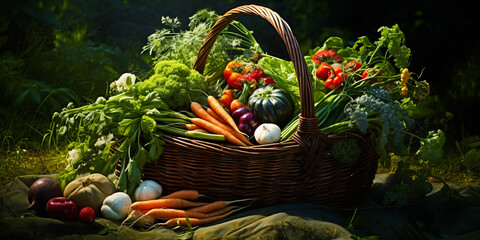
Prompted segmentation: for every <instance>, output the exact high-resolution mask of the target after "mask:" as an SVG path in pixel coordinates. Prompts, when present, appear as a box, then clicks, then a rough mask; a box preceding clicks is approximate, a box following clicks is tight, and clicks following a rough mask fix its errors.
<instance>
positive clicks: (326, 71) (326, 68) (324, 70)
mask: <svg viewBox="0 0 480 240" xmlns="http://www.w3.org/2000/svg"><path fill="white" fill-rule="evenodd" d="M332 72H333V69H332V67H331V66H330V64H328V63H326V62H322V63H321V64H320V66H319V67H318V68H317V74H316V75H317V77H318V78H319V79H322V80H325V79H327V78H329V77H330V75H331V74H332Z"/></svg>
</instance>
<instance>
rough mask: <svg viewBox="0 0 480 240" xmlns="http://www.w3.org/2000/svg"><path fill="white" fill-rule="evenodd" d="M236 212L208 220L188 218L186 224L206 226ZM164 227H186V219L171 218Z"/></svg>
mask: <svg viewBox="0 0 480 240" xmlns="http://www.w3.org/2000/svg"><path fill="white" fill-rule="evenodd" d="M235 211H236V210H232V211H229V212H227V213H225V214H222V215H217V216H213V217H209V218H188V222H190V225H191V226H192V227H193V226H199V225H203V224H208V223H212V222H215V221H218V220H221V219H224V218H226V217H228V216H230V215H231V214H232V213H234V212H235ZM164 225H167V226H171V227H176V226H178V225H180V226H184V227H186V226H188V223H187V218H172V219H170V220H168V221H167V222H165V223H164Z"/></svg>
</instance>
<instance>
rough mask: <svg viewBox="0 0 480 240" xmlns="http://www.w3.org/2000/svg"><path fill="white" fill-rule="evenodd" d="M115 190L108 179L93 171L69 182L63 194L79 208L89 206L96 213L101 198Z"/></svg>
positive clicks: (98, 210)
mask: <svg viewBox="0 0 480 240" xmlns="http://www.w3.org/2000/svg"><path fill="white" fill-rule="evenodd" d="M116 191H117V189H116V188H115V184H113V182H112V181H110V179H108V178H107V177H105V176H104V175H102V174H99V173H94V174H90V175H88V176H85V177H80V178H77V179H75V180H73V181H72V182H70V183H69V184H68V185H67V186H66V187H65V190H64V191H63V195H64V196H65V197H66V198H68V199H70V200H72V201H73V202H75V203H76V204H77V206H78V208H79V209H82V208H84V207H91V208H93V210H95V212H96V213H97V214H98V213H99V212H100V207H101V206H102V204H103V200H104V199H105V198H106V197H107V196H109V195H111V194H113V193H114V192H116Z"/></svg>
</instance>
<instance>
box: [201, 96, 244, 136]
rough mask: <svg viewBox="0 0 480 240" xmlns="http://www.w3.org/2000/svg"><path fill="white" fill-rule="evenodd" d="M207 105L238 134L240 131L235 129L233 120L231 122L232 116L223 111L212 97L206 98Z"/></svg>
mask: <svg viewBox="0 0 480 240" xmlns="http://www.w3.org/2000/svg"><path fill="white" fill-rule="evenodd" d="M207 101H208V104H209V105H210V107H211V108H212V109H213V111H215V112H216V113H217V114H218V116H220V117H221V118H222V119H224V120H225V121H226V122H227V123H228V124H229V125H230V126H231V127H232V128H233V129H235V130H236V131H238V132H240V130H239V129H238V127H237V124H236V123H235V120H233V118H232V116H230V114H228V113H227V111H225V109H224V108H223V107H222V105H221V104H220V102H219V101H218V100H217V99H216V98H215V97H213V96H208V98H207Z"/></svg>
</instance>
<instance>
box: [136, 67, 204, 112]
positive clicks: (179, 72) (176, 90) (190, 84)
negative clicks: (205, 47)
mask: <svg viewBox="0 0 480 240" xmlns="http://www.w3.org/2000/svg"><path fill="white" fill-rule="evenodd" d="M154 71H155V72H154V74H153V75H152V76H151V77H150V78H149V79H147V80H145V81H143V82H141V83H140V84H139V86H138V88H137V90H138V92H139V93H140V94H141V95H147V94H148V93H150V92H152V91H156V92H158V93H159V95H160V97H161V98H162V100H163V101H165V103H167V104H168V106H170V108H171V109H173V110H179V109H182V108H187V109H188V108H189V106H190V103H191V102H192V101H195V102H201V103H204V102H205V101H206V96H205V93H207V94H208V92H209V91H208V85H207V82H206V81H205V77H204V76H203V75H202V74H200V73H199V72H197V71H196V70H194V69H191V68H189V67H187V65H185V64H183V63H180V62H178V61H176V60H165V61H159V62H158V63H157V64H156V65H155V67H154Z"/></svg>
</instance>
